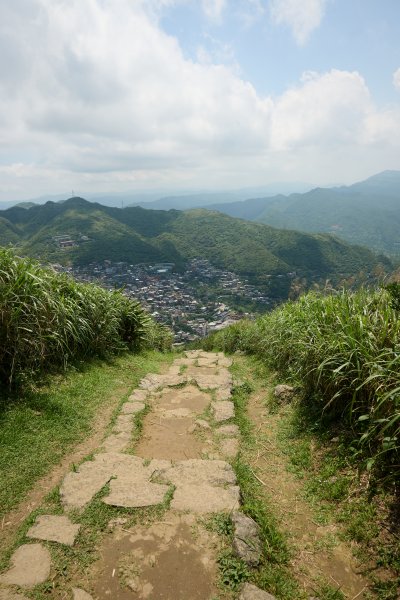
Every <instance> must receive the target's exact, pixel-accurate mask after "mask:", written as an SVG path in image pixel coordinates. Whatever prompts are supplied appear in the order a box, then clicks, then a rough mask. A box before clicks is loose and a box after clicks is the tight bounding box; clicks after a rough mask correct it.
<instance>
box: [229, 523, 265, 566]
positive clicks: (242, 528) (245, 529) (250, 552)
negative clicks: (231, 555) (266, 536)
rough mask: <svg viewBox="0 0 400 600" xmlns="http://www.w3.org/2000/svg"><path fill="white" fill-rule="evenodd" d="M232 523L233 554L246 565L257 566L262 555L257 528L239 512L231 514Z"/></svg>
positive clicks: (258, 529)
mask: <svg viewBox="0 0 400 600" xmlns="http://www.w3.org/2000/svg"><path fill="white" fill-rule="evenodd" d="M232 523H233V526H234V539H233V550H234V552H235V553H236V554H237V556H238V557H239V558H241V559H242V560H244V562H245V563H247V564H248V565H250V566H252V567H255V566H257V565H258V564H259V562H260V558H261V553H262V545H261V540H260V528H259V526H258V525H257V523H256V522H255V521H254V520H253V519H251V518H250V517H247V516H246V515H244V514H243V513H241V512H239V511H235V512H234V513H232Z"/></svg>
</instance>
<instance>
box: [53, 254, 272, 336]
mask: <svg viewBox="0 0 400 600" xmlns="http://www.w3.org/2000/svg"><path fill="white" fill-rule="evenodd" d="M53 267H54V268H55V269H56V270H58V271H64V272H65V271H66V272H69V273H70V274H71V275H72V276H73V277H74V278H76V279H77V280H80V281H88V282H96V283H100V284H101V285H103V286H104V287H107V288H109V289H115V288H116V287H117V288H123V289H124V293H126V294H127V295H128V296H130V297H133V298H136V299H137V300H139V301H140V302H141V304H142V305H143V306H144V307H145V308H146V309H147V310H148V311H149V313H150V314H151V315H152V316H153V317H154V318H155V319H156V320H157V321H159V322H160V323H164V324H165V325H168V326H169V327H171V329H172V330H173V332H174V336H175V343H177V344H179V343H184V342H188V341H192V340H195V339H197V338H199V337H203V336H205V335H207V334H208V333H210V332H211V331H214V330H218V329H222V328H223V327H227V326H228V325H230V324H231V323H233V322H235V321H237V320H239V319H241V318H243V316H251V314H250V313H249V312H243V311H241V312H239V311H238V310H235V309H234V308H232V307H231V306H230V304H231V305H232V304H234V305H235V302H234V301H233V300H234V298H236V299H237V298H238V297H239V298H241V299H243V300H245V301H246V300H247V301H248V302H252V303H259V304H260V305H266V304H268V303H269V299H268V298H267V297H265V295H263V294H262V293H261V292H260V291H259V290H257V289H256V288H255V287H254V286H252V285H250V284H249V283H248V282H247V281H245V280H242V279H240V278H239V277H238V276H237V275H236V274H235V273H232V272H230V271H225V270H223V269H217V268H215V267H214V266H213V265H212V264H211V263H210V262H209V261H207V260H204V259H194V260H192V261H191V262H189V264H188V265H187V268H186V270H184V271H183V272H177V271H176V270H175V268H174V267H175V265H174V264H173V263H159V264H153V265H146V264H138V265H130V264H128V263H126V262H111V261H109V260H107V261H104V262H101V263H91V264H89V265H86V266H80V267H78V266H77V267H63V266H61V265H53ZM229 300H231V302H229ZM236 304H237V303H236Z"/></svg>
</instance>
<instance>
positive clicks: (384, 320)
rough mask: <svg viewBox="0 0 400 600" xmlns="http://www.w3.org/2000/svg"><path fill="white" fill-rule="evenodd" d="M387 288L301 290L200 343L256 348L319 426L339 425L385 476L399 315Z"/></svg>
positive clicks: (395, 448)
mask: <svg viewBox="0 0 400 600" xmlns="http://www.w3.org/2000/svg"><path fill="white" fill-rule="evenodd" d="M392 297H393V294H392V296H391V295H390V292H389V291H387V290H380V291H376V292H368V291H366V290H361V291H359V292H357V293H349V292H346V291H343V292H342V293H338V294H333V295H327V296H320V295H317V294H315V293H309V294H307V295H305V296H303V297H302V298H301V299H300V300H299V301H297V302H288V303H287V304H285V305H284V306H282V307H280V308H278V309H276V310H275V311H273V312H272V313H270V314H268V315H266V316H264V317H261V318H260V319H258V320H256V321H254V322H245V321H244V322H241V323H239V324H237V325H234V326H232V327H230V328H228V329H227V330H224V331H221V332H219V333H218V334H216V335H215V336H214V337H212V338H210V340H209V341H208V347H211V346H215V347H218V348H220V349H223V350H228V351H231V352H232V351H234V350H242V351H245V352H248V353H251V354H255V355H256V356H258V357H259V358H260V359H261V360H262V361H263V362H264V363H265V364H267V365H268V366H269V367H270V368H272V369H274V370H276V371H277V372H278V373H279V374H280V375H281V376H283V377H285V378H289V379H290V380H291V381H293V382H295V384H297V385H299V386H300V388H301V404H302V406H303V407H304V410H305V411H306V412H307V413H308V414H309V415H310V416H311V418H312V419H314V420H316V419H318V420H319V421H320V423H321V426H324V427H329V428H332V427H333V426H336V427H340V428H344V429H345V430H346V431H347V433H348V438H349V439H348V444H349V448H350V450H351V452H352V453H353V456H354V458H356V459H357V460H359V461H363V464H364V466H365V467H366V468H367V469H368V470H373V471H374V473H376V474H380V475H382V476H386V477H388V478H390V479H392V480H395V479H397V478H398V476H399V473H400V465H399V463H400V444H399V437H400V408H399V398H400V395H399V393H400V375H399V373H400V354H399V340H400V320H399V314H398V311H397V310H396V308H394V305H393V301H392Z"/></svg>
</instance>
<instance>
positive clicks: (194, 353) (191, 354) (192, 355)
mask: <svg viewBox="0 0 400 600" xmlns="http://www.w3.org/2000/svg"><path fill="white" fill-rule="evenodd" d="M199 354H200V351H199V350H187V351H186V352H184V355H185V356H186V358H198V357H199ZM178 360H179V359H178Z"/></svg>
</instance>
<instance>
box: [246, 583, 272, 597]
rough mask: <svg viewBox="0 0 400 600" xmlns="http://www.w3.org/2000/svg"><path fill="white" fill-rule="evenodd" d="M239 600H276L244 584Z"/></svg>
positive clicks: (254, 587)
mask: <svg viewBox="0 0 400 600" xmlns="http://www.w3.org/2000/svg"><path fill="white" fill-rule="evenodd" d="M239 600H276V598H275V596H272V594H269V593H268V592H264V591H263V590H260V588H258V587H256V586H255V585H252V584H251V583H245V584H244V586H243V587H242V591H241V593H240V596H239Z"/></svg>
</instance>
